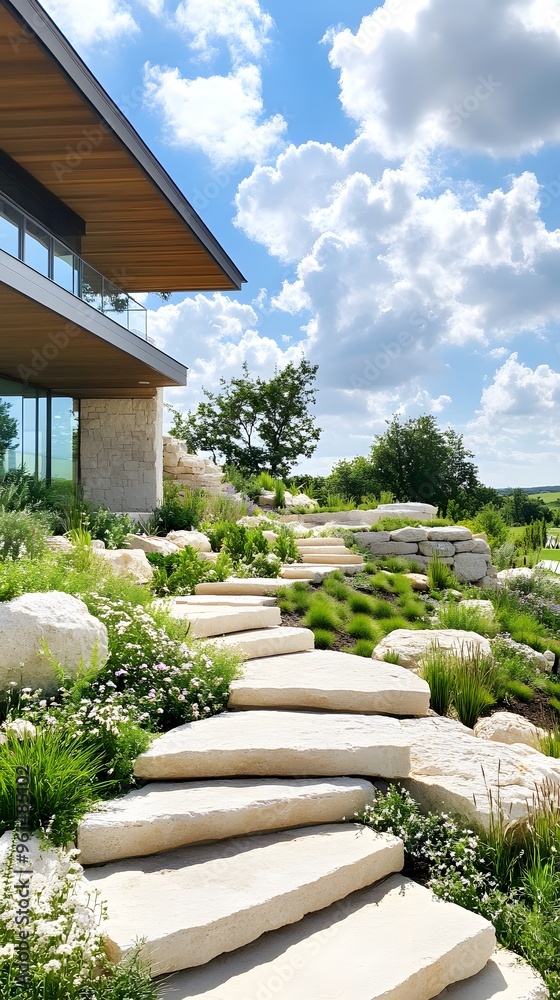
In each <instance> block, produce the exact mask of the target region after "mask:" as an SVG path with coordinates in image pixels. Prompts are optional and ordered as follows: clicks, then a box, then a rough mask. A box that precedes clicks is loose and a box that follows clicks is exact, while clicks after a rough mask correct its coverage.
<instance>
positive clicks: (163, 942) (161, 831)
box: [78, 540, 547, 1000]
mask: <svg viewBox="0 0 560 1000" xmlns="http://www.w3.org/2000/svg"><path fill="white" fill-rule="evenodd" d="M329 541H330V543H332V548H333V549H334V548H336V547H338V546H335V544H334V542H335V541H336V542H338V540H329ZM326 547H328V546H325V548H326ZM336 555H337V557H338V555H339V553H336ZM327 565H328V564H327ZM336 565H340V564H336ZM271 583H272V584H273V586H270V584H271ZM276 587H277V581H272V582H271V581H255V580H244V581H241V580H239V581H228V582H227V583H226V584H202V585H200V586H199V587H198V588H197V590H198V593H197V594H196V595H195V596H194V597H192V598H179V599H178V600H177V601H176V605H175V609H176V612H175V613H176V614H178V615H180V616H181V617H187V618H188V619H189V621H190V622H191V625H192V626H193V632H194V633H195V634H197V635H199V636H204V637H206V638H209V639H210V638H211V639H213V640H218V641H220V642H224V643H228V644H232V645H235V646H237V647H239V648H240V649H242V650H243V652H244V653H245V656H246V658H247V662H246V665H245V667H244V669H243V673H242V676H241V677H240V678H239V679H238V680H236V681H235V682H234V683H233V685H232V690H231V697H230V702H229V709H228V711H227V712H226V713H224V714H222V715H218V716H214V717H213V718H210V719H206V720H203V721H200V722H195V723H191V724H188V725H185V726H181V727H179V728H177V729H175V730H173V731H172V732H169V733H166V734H164V735H163V736H161V737H159V738H158V739H157V740H156V741H155V742H154V743H153V745H152V747H151V748H150V749H149V750H148V751H147V752H146V753H144V754H142V756H141V757H140V758H139V759H138V761H137V763H136V768H135V773H136V775H137V777H138V778H139V779H142V780H143V781H145V782H147V783H146V784H145V786H144V787H142V788H140V789H139V790H137V791H134V792H132V793H130V794H128V795H126V796H124V797H123V798H122V799H119V800H117V801H114V802H111V803H107V804H105V805H104V806H103V807H102V808H101V809H99V810H98V811H96V812H93V813H91V814H89V815H87V816H86V817H84V819H83V821H82V822H81V824H80V828H79V834H78V847H79V848H80V850H81V852H82V855H81V859H80V860H81V861H82V863H83V864H84V865H85V866H86V871H85V876H86V880H87V881H88V882H89V884H90V885H91V887H92V888H95V889H98V890H99V891H100V892H101V895H102V897H103V899H104V900H105V902H106V903H107V907H108V914H109V917H108V922H107V924H106V928H105V931H106V940H107V948H108V953H109V955H110V957H111V958H112V959H113V960H115V961H116V960H118V959H119V958H121V957H122V956H123V955H125V954H126V953H127V952H129V951H130V950H131V949H132V948H134V946H135V943H136V942H137V941H139V940H142V941H143V944H142V955H143V957H144V959H145V960H147V961H148V962H149V963H150V965H151V969H152V974H153V975H154V976H156V977H157V976H163V977H165V978H164V979H163V980H162V990H163V991H164V996H165V998H166V1000H167V998H171V1000H187V998H189V1000H194V998H198V1000H275V998H280V1000H381V998H383V1000H431V998H435V997H438V996H439V995H440V994H442V991H444V992H443V995H442V1000H444V998H446V1000H542V998H544V997H546V996H547V994H546V991H545V990H544V987H543V986H542V983H541V982H540V980H539V979H538V977H535V976H534V975H533V973H531V971H530V970H528V969H527V967H526V966H525V965H523V964H518V963H517V962H516V961H514V960H513V959H512V958H511V956H509V955H507V954H506V953H498V954H497V955H494V949H495V934H494V930H493V928H492V927H491V925H490V924H489V923H487V922H486V921H485V920H483V919H482V918H481V917H478V916H476V915H474V914H472V913H470V912H468V911H466V910H462V909H461V908H460V907H458V906H455V905H454V904H450V903H444V902H442V901H439V900H437V899H436V898H435V897H434V896H433V895H432V894H431V892H430V891H429V890H427V889H425V888H423V887H421V886H419V885H417V884H415V883H413V882H411V881H410V880H409V879H407V878H404V877H403V876H402V875H401V874H400V872H401V871H402V868H403V860H404V859H403V849H402V844H401V842H400V841H399V840H397V839H396V838H395V837H392V836H388V835H380V834H376V833H374V832H373V831H372V830H371V829H369V828H367V827H363V826H361V825H360V824H358V823H355V822H352V821H351V819H352V817H353V816H354V815H355V813H356V812H357V811H359V810H361V809H363V808H364V807H365V806H366V805H367V804H368V803H369V802H370V801H371V800H372V797H373V795H374V793H375V788H374V784H373V782H372V780H370V779H376V778H383V779H389V780H390V779H404V778H407V777H408V776H409V774H410V772H411V766H412V757H411V747H412V743H413V738H412V736H411V735H410V732H409V731H407V729H406V726H403V725H402V724H401V721H400V719H401V718H408V719H417V720H418V721H421V720H422V719H424V720H425V721H426V722H428V721H429V720H428V719H427V718H426V716H427V713H428V707H429V689H428V687H427V685H426V684H425V682H424V681H423V680H421V679H420V678H418V677H417V676H416V675H415V674H413V673H412V672H411V671H408V670H406V669H405V668H403V667H400V666H396V665H394V664H389V663H380V662H376V661H372V660H365V659H363V658H360V657H355V656H351V655H349V654H343V653H334V652H326V651H325V652H323V651H318V650H314V649H313V634H312V632H309V631H308V630H307V629H298V628H286V627H283V626H282V625H281V624H279V621H280V619H279V612H278V609H277V608H276V607H275V606H274V605H273V604H271V600H272V598H271V597H270V594H271V593H274V590H275V588H276ZM208 588H213V589H208ZM214 588H222V589H220V590H216V589H214ZM207 601H208V603H205V602H207ZM222 601H223V603H220V602H222ZM355 775H358V776H359V777H355ZM493 956H494V957H493Z"/></svg>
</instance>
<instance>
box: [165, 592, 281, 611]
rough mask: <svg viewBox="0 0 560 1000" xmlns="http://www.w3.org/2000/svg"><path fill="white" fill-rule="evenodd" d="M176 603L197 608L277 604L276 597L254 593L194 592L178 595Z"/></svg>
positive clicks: (249, 606) (259, 606) (263, 606)
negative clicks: (255, 594)
mask: <svg viewBox="0 0 560 1000" xmlns="http://www.w3.org/2000/svg"><path fill="white" fill-rule="evenodd" d="M175 604H176V605H182V604H186V605H187V606H189V607H190V606H192V607H195V608H197V607H207V608H211V607H220V608H271V607H273V606H274V605H275V604H276V598H275V597H256V596H254V595H253V594H192V595H191V596H190V597H176V598H175Z"/></svg>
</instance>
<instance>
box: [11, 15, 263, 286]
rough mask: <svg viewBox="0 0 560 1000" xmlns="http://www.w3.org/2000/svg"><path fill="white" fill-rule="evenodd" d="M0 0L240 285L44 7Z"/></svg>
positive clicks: (230, 263)
mask: <svg viewBox="0 0 560 1000" xmlns="http://www.w3.org/2000/svg"><path fill="white" fill-rule="evenodd" d="M0 2H2V3H3V4H4V6H5V7H6V8H7V9H8V10H10V11H11V12H12V14H13V15H14V16H15V17H16V18H17V20H18V21H19V22H20V24H22V26H23V29H24V32H25V34H26V35H27V36H29V37H34V38H36V39H37V40H38V41H39V42H40V43H41V45H42V46H43V48H44V49H46V51H47V52H48V54H49V55H50V56H51V57H52V58H54V59H55V60H56V62H57V63H58V64H59V65H60V66H61V68H62V69H63V71H64V73H65V74H66V76H67V77H68V78H69V80H70V81H71V83H72V84H73V86H74V87H75V88H76V89H77V90H78V91H79V93H80V94H81V96H82V97H83V98H85V100H86V101H87V102H88V104H89V105H90V106H91V107H92V108H93V110H94V111H95V113H96V114H97V115H99V116H100V118H101V119H102V120H103V121H104V122H105V124H106V125H107V126H108V128H109V129H110V130H111V131H112V132H113V133H114V134H115V135H116V137H117V138H118V139H119V140H120V141H121V142H122V143H123V145H124V146H125V147H126V148H127V149H128V151H129V152H130V153H131V155H132V156H133V157H134V158H135V159H136V161H137V162H138V164H139V165H140V167H141V168H142V170H143V171H144V173H145V174H146V175H147V177H148V178H149V179H150V180H151V181H152V183H153V184H155V186H156V187H157V188H158V189H159V191H160V192H161V193H162V195H163V196H164V197H165V199H166V200H167V201H168V202H169V204H170V205H171V206H172V207H173V208H174V209H175V211H176V212H177V213H178V214H179V216H180V217H181V218H182V219H183V220H184V222H186V223H187V225H188V226H189V227H190V229H191V230H192V231H193V233H194V235H195V236H196V238H197V239H198V241H199V242H200V243H201V244H202V246H203V247H204V248H205V249H206V250H207V251H208V253H209V254H210V255H211V256H212V257H213V258H214V260H215V261H216V262H217V263H218V264H219V266H220V267H221V268H222V270H223V271H224V272H225V273H226V274H227V276H228V277H229V278H230V280H231V282H232V283H233V285H234V286H235V287H236V288H237V289H241V285H242V284H243V283H244V282H245V281H246V278H244V277H243V275H242V273H241V271H240V270H239V268H238V267H237V266H236V265H235V264H234V263H233V261H232V260H231V258H230V257H229V256H228V254H227V253H226V252H225V250H224V249H223V247H221V246H220V244H219V243H218V241H217V240H216V238H215V236H213V235H212V233H211V232H210V230H209V229H208V227H207V226H206V225H205V224H204V222H203V221H202V219H201V218H200V216H199V215H198V214H197V213H196V212H195V210H194V208H193V207H192V205H191V204H190V203H189V202H188V201H187V199H186V198H185V196H184V195H183V194H182V193H181V191H180V190H179V188H178V187H177V185H176V184H175V182H174V181H172V179H171V177H170V176H169V174H168V173H167V171H166V170H165V169H164V168H163V167H162V165H161V163H159V161H158V160H157V159H156V157H155V156H154V155H153V153H152V152H151V151H150V150H149V149H148V147H147V146H146V144H145V142H144V141H143V140H142V139H141V138H140V136H139V135H138V132H137V131H136V129H135V128H134V127H133V126H132V125H131V124H130V122H129V121H128V120H127V119H126V118H125V117H124V115H123V114H122V112H121V111H120V110H119V109H118V107H117V105H116V104H115V103H114V101H112V100H111V98H110V97H109V95H108V94H107V92H106V91H105V90H104V89H103V87H102V86H101V84H100V83H99V81H98V80H96V79H95V77H94V76H93V74H92V73H91V72H90V71H89V69H88V68H87V66H86V65H85V63H84V62H83V60H82V59H81V58H80V56H79V55H78V53H77V52H76V50H75V49H74V48H73V47H72V46H71V45H70V42H69V41H68V39H67V38H65V36H64V35H63V34H62V32H61V31H59V29H58V28H57V26H56V24H55V23H54V21H52V20H51V18H50V17H49V15H48V14H47V13H46V11H44V10H43V8H42V7H41V6H40V5H39V4H38V3H36V0H0Z"/></svg>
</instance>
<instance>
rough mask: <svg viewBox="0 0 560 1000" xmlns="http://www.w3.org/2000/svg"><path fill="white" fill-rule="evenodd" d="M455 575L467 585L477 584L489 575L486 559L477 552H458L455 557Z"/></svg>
mask: <svg viewBox="0 0 560 1000" xmlns="http://www.w3.org/2000/svg"><path fill="white" fill-rule="evenodd" d="M454 568H455V575H456V576H457V579H458V580H464V581H465V582H466V583H477V582H478V580H482V579H483V578H484V577H485V576H486V575H487V569H488V562H487V560H486V557H485V556H483V555H479V554H478V553H476V552H458V553H457V555H456V556H455V564H454Z"/></svg>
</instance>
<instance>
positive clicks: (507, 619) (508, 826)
mask: <svg viewBox="0 0 560 1000" xmlns="http://www.w3.org/2000/svg"><path fill="white" fill-rule="evenodd" d="M170 454H171V451H170V450H169V449H168V455H170ZM170 461H171V459H169V460H168V468H170V467H171V466H170ZM177 464H178V465H179V464H180V455H179V458H178V463H177ZM182 469H183V471H182V472H181V475H183V476H188V475H199V476H203V475H210V476H212V475H213V473H212V470H209V469H208V468H207V467H204V468H200V469H194V468H193V469H192V470H191V471H187V468H186V465H185V463H184V462H183V465H182ZM169 474H170V473H169ZM259 488H261V489H264V486H263V485H262V484H260V486H259ZM275 488H276V487H275ZM34 489H35V487H34V486H33V484H32V483H30V482H28V481H27V480H26V479H25V477H20V478H18V477H15V480H14V482H12V483H8V484H4V485H3V486H2V487H0V639H1V642H0V688H1V692H2V702H1V709H0V710H1V716H0V834H1V839H0V855H1V861H2V868H3V878H2V881H1V883H0V910H1V913H2V921H1V925H0V926H1V930H0V983H1V986H2V996H3V997H6V998H7V1000H15V998H21V1000H39V998H41V1000H62V998H64V1000H127V998H131V997H134V998H140V1000H155V998H157V997H163V996H165V997H167V996H169V997H173V998H175V1000H187V997H188V998H191V997H196V998H200V1000H202V998H205V1000H210V998H213V1000H226V998H227V1000H247V998H249V997H251V1000H270V998H274V997H277V996H278V997H281V998H282V997H284V998H285V1000H301V998H303V997H314V998H317V1000H328V998H331V997H332V998H333V1000H334V998H335V997H337V998H338V997H342V998H344V1000H376V998H379V1000H381V998H382V997H383V998H387V997H390V998H392V1000H401V998H403V997H407V998H408V997H410V998H411V1000H430V998H435V997H441V998H442V1000H444V998H451V1000H494V998H495V1000H498V998H500V1000H540V998H545V997H547V996H550V997H552V998H553V1000H554V998H556V1000H558V998H560V957H559V956H560V922H559V920H558V913H559V912H560V860H559V858H560V801H559V799H560V728H559V722H560V677H559V676H558V665H559V659H560V643H559V641H558V627H559V623H560V580H559V579H558V578H557V576H556V575H555V573H554V572H550V571H549V570H547V569H546V568H544V569H539V570H533V569H530V568H526V569H528V572H525V573H523V574H514V575H513V576H511V575H510V576H506V578H502V579H500V574H499V571H498V570H497V569H495V568H494V562H493V555H492V548H491V545H490V544H489V543H488V541H487V539H486V538H484V537H482V533H481V532H478V533H477V532H476V531H473V528H472V527H467V526H465V525H462V524H453V523H451V521H450V519H449V518H447V519H439V520H438V519H437V517H436V511H435V509H431V510H428V509H423V510H420V509H419V507H418V506H417V507H412V506H410V505H409V506H407V505H390V504H388V505H384V509H383V510H378V509H377V508H376V509H374V510H373V511H372V512H371V513H372V514H376V516H375V517H371V518H370V517H369V512H368V511H363V512H362V511H351V512H347V513H351V514H356V515H357V517H356V519H355V520H354V521H353V522H352V519H351V518H348V519H346V522H345V519H344V517H343V516H342V515H343V514H344V513H345V512H335V513H333V514H330V515H327V516H328V517H330V521H327V522H323V523H315V524H314V523H313V521H312V520H311V522H310V520H309V519H310V518H311V519H313V518H317V517H322V516H324V515H321V514H319V513H317V512H315V513H309V511H307V513H303V512H302V513H301V514H299V513H295V512H294V511H293V510H292V512H290V513H286V512H285V513H280V514H279V513H275V512H274V511H271V510H270V507H269V505H265V506H264V508H263V507H261V506H259V507H258V508H257V509H256V510H255V506H254V502H253V501H252V500H251V498H244V497H242V496H241V495H240V493H239V492H235V493H229V494H228V493H224V492H217V493H215V492H212V491H211V490H210V489H208V490H206V489H204V490H200V489H191V488H190V487H189V485H188V483H187V482H185V483H183V484H182V485H181V484H177V483H170V484H169V485H168V486H167V488H166V497H165V503H164V504H163V505H162V507H161V508H159V509H158V510H156V511H155V512H154V514H153V516H152V518H151V519H150V520H149V521H148V522H146V521H144V523H142V524H140V523H134V522H133V521H132V520H131V519H130V518H128V517H126V516H118V515H111V514H109V512H107V511H103V510H93V509H91V508H90V507H89V506H88V505H87V504H84V503H83V502H82V501H80V500H79V498H76V497H75V496H74V495H72V494H71V493H68V495H66V496H56V495H47V493H46V492H45V491H44V492H43V493H35V492H34ZM269 492H272V491H269ZM300 495H301V494H300ZM264 499H265V500H266V498H264ZM387 507H388V508H389V509H387ZM283 510H284V511H285V510H286V508H283ZM338 518H340V521H338V520H337V519H338ZM368 522H369V523H368ZM20 889H21V890H23V893H24V894H23V895H22V894H21V892H20ZM26 890H27V891H26ZM18 893H19V894H18ZM22 900H23V902H22ZM26 934H27V936H26ZM403 941H405V942H406V948H403ZM364 955H367V956H373V959H372V961H371V962H369V961H368V962H364V961H363V956H364ZM22 968H24V969H25V970H26V975H25V976H24V977H22V974H21V973H22Z"/></svg>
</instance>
